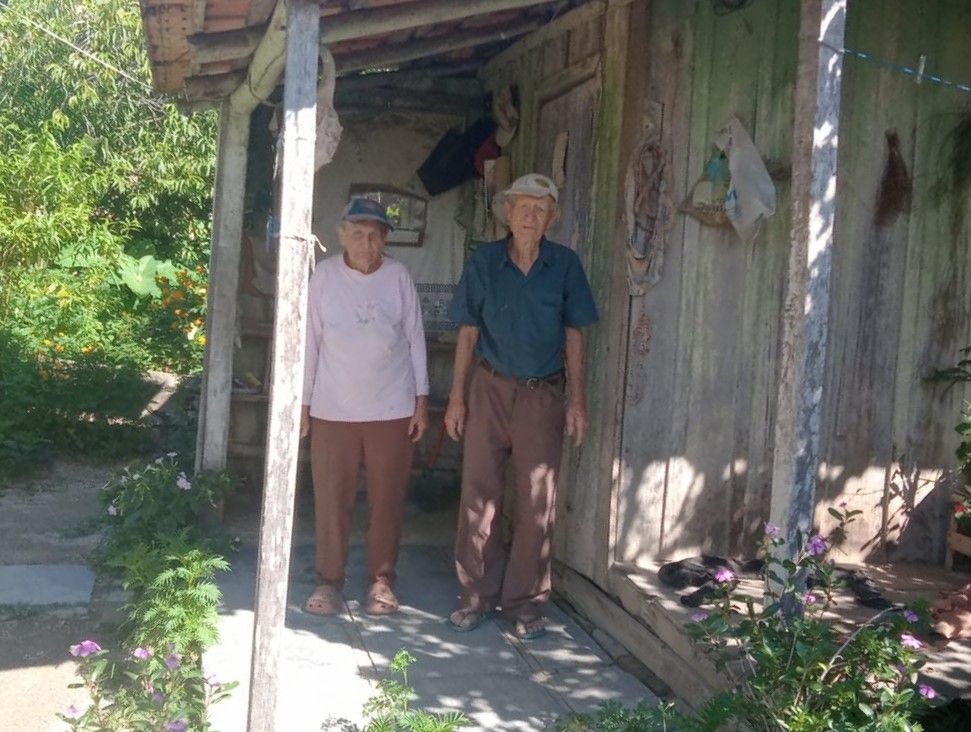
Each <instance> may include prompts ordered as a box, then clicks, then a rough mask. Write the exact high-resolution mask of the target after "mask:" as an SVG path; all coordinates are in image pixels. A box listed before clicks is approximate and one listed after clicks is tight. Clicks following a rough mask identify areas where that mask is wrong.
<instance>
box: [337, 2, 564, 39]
mask: <svg viewBox="0 0 971 732" xmlns="http://www.w3.org/2000/svg"><path fill="white" fill-rule="evenodd" d="M549 4H551V0H462V2H456V0H426V1H425V2H421V3H404V4H401V5H391V6H388V7H383V8H374V9H373V10H357V11H354V12H350V13H341V14H340V15H335V16H333V17H331V18H330V19H329V20H328V21H327V23H326V26H325V27H324V28H323V29H322V30H321V34H320V42H321V43H323V44H325V45H328V46H331V45H333V44H335V43H337V42H339V41H349V40H352V39H355V38H367V37H368V36H378V35H384V34H386V33H396V32H398V31H403V30H408V29H410V28H421V27H424V26H427V25H432V24H434V23H452V22H455V21H460V20H464V19H465V18H471V17H473V16H475V15H482V14H484V13H498V12H501V11H503V10H516V9H522V8H528V7H532V6H535V5H549Z"/></svg>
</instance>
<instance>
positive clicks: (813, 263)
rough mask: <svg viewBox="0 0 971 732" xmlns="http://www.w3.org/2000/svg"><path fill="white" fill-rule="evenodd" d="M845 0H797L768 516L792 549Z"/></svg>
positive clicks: (810, 396) (822, 292) (820, 336)
mask: <svg viewBox="0 0 971 732" xmlns="http://www.w3.org/2000/svg"><path fill="white" fill-rule="evenodd" d="M846 4H847V0H802V17H801V21H800V28H799V62H798V67H797V76H796V90H795V122H794V124H793V134H792V145H793V154H792V238H791V243H790V250H789V265H788V273H787V279H786V296H785V310H784V312H783V321H782V350H781V373H780V376H779V393H778V401H777V413H776V424H775V438H774V447H773V468H772V497H771V506H770V511H769V514H770V519H769V520H770V522H771V523H772V524H773V525H775V526H778V527H779V528H780V529H781V531H782V532H783V533H782V536H784V537H785V538H786V539H787V544H786V550H787V551H788V552H793V551H795V550H796V549H797V548H798V547H795V546H794V539H795V533H796V531H798V530H802V531H804V532H805V531H808V530H809V529H810V528H811V527H812V525H813V515H814V511H815V507H816V478H817V471H818V469H819V433H820V425H821V414H820V412H821V408H822V402H823V391H824V388H825V384H824V383H823V378H824V374H825V367H826V346H827V337H828V335H827V328H828V322H827V321H828V318H829V296H830V288H831V281H832V248H833V230H834V226H835V223H836V162H837V148H838V142H839V119H840V87H841V82H842V72H843V55H842V48H843V38H844V30H845V24H846Z"/></svg>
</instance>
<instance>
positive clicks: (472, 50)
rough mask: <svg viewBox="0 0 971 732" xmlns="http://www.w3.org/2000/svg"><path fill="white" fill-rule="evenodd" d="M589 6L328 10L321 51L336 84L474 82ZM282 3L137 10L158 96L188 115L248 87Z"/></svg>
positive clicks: (386, 5) (396, 2) (486, 0)
mask: <svg viewBox="0 0 971 732" xmlns="http://www.w3.org/2000/svg"><path fill="white" fill-rule="evenodd" d="M585 1H586V0H461V1H459V0H322V2H321V8H320V15H321V43H322V44H324V45H326V46H327V47H328V48H329V49H330V51H331V53H332V54H333V56H334V59H335V62H336V64H337V73H338V75H339V76H352V75H357V74H360V73H361V72H362V71H364V70H368V71H369V72H372V73H373V72H374V70H375V69H380V70H386V71H402V70H420V69H424V70H427V71H434V72H437V73H442V72H444V73H446V74H448V73H466V74H468V73H473V72H474V71H476V70H477V69H478V68H479V67H480V66H481V65H482V64H483V63H485V62H486V61H488V60H489V59H490V58H492V57H493V56H495V55H496V54H497V53H499V52H500V51H502V50H503V49H504V48H506V47H507V46H509V45H511V44H512V43H513V42H515V40H516V39H517V38H519V37H520V36H522V35H523V34H525V33H528V32H530V31H532V30H535V29H536V28H538V27H540V26H541V25H543V24H545V23H548V22H549V21H550V20H551V19H552V18H554V17H555V16H556V15H558V14H560V13H562V12H564V11H566V10H567V9H569V8H571V7H574V6H576V5H580V4H583V2H585ZM277 2H278V0H139V3H140V5H141V12H142V20H143V25H144V31H145V37H146V39H147V41H148V51H149V56H150V59H151V64H152V73H153V76H154V80H155V86H156V88H157V89H158V91H160V92H163V93H167V94H173V95H176V96H179V97H181V99H182V100H183V101H184V102H187V103H188V104H189V105H190V106H192V105H198V106H205V105H206V104H207V103H209V104H211V103H212V102H214V101H216V100H219V99H221V98H223V97H225V96H228V95H229V94H231V93H232V92H233V91H235V89H236V88H238V87H239V85H240V84H241V83H243V82H244V80H245V77H246V72H247V70H248V68H249V65H250V63H251V61H252V59H253V54H254V51H255V50H256V48H257V46H258V45H259V43H260V41H261V39H262V38H263V36H264V34H265V33H266V31H267V29H268V27H269V25H270V21H271V17H272V16H273V12H274V10H275V9H276V6H277Z"/></svg>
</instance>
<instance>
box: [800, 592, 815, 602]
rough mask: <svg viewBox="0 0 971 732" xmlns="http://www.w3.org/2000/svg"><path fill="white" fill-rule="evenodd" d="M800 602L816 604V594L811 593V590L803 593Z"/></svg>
mask: <svg viewBox="0 0 971 732" xmlns="http://www.w3.org/2000/svg"><path fill="white" fill-rule="evenodd" d="M802 604H803V605H815V604H816V596H815V595H814V594H813V593H811V592H807V593H805V594H804V595H803V596H802Z"/></svg>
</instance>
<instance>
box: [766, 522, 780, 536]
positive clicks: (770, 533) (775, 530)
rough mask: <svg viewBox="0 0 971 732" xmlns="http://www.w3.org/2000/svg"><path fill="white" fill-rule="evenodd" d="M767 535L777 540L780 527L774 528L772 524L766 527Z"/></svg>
mask: <svg viewBox="0 0 971 732" xmlns="http://www.w3.org/2000/svg"><path fill="white" fill-rule="evenodd" d="M765 535H766V536H767V537H769V538H770V539H775V538H777V537H778V536H779V527H778V526H773V525H772V524H766V525H765Z"/></svg>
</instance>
